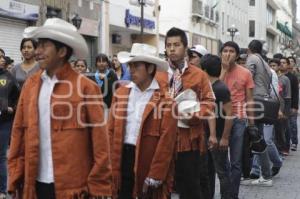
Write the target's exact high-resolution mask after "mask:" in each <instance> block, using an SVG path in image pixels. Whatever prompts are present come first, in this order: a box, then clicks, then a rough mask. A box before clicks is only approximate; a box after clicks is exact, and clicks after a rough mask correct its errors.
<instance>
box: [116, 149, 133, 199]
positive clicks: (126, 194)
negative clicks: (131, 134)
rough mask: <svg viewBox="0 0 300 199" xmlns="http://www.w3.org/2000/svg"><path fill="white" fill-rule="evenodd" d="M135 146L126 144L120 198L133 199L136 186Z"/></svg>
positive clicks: (123, 153)
mask: <svg viewBox="0 0 300 199" xmlns="http://www.w3.org/2000/svg"><path fill="white" fill-rule="evenodd" d="M134 160H135V146H133V145H129V144H124V146H123V152H122V164H121V178H122V181H121V189H120V192H119V197H118V199H132V194H133V188H134Z"/></svg>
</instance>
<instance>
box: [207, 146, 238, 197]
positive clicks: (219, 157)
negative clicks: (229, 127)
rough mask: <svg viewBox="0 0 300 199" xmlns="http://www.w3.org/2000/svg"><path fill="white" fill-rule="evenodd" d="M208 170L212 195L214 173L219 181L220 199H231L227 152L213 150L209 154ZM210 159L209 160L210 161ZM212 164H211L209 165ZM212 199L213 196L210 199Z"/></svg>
mask: <svg viewBox="0 0 300 199" xmlns="http://www.w3.org/2000/svg"><path fill="white" fill-rule="evenodd" d="M209 154H210V158H209V169H210V170H212V171H213V173H211V172H210V175H211V176H212V178H211V180H210V181H211V182H212V184H211V190H212V193H214V189H215V173H217V174H218V177H219V180H220V192H221V198H222V199H233V192H232V184H231V180H230V164H229V158H228V151H220V150H217V149H216V150H213V151H210V152H209ZM210 159H211V160H210ZM210 162H212V163H210ZM211 198H213V195H212V197H211Z"/></svg>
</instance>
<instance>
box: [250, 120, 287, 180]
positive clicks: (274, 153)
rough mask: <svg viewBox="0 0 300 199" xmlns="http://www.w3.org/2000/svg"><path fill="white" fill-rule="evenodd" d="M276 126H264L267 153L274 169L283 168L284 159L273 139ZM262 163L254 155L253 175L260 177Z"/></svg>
mask: <svg viewBox="0 0 300 199" xmlns="http://www.w3.org/2000/svg"><path fill="white" fill-rule="evenodd" d="M273 130H274V126H273V125H265V126H264V138H265V141H266V143H267V151H268V154H269V158H270V160H271V162H272V163H273V167H281V166H282V159H281V157H280V155H279V152H278V150H277V147H276V146H275V144H274V142H273V139H274V134H273V133H274V131H273ZM260 166H261V165H260V162H259V159H258V155H254V157H253V163H252V170H251V173H252V174H255V175H258V176H259V175H260Z"/></svg>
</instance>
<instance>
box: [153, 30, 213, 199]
mask: <svg viewBox="0 0 300 199" xmlns="http://www.w3.org/2000/svg"><path fill="white" fill-rule="evenodd" d="M165 47H166V53H167V57H168V60H169V67H168V71H167V72H164V73H159V74H158V75H157V76H156V78H157V79H159V81H163V82H165V83H166V84H167V85H168V87H169V93H170V94H171V96H172V97H174V98H178V97H179V96H180V94H181V93H184V92H186V91H187V90H192V91H193V93H195V95H196V100H197V101H198V102H199V104H200V107H195V109H194V110H196V111H193V112H192V113H191V112H190V113H188V114H184V115H182V116H181V117H182V118H181V119H183V120H182V121H184V122H185V123H186V126H185V127H184V126H183V125H180V126H179V125H178V129H177V143H176V144H177V145H176V152H177V155H176V157H177V159H176V164H175V169H176V170H175V184H176V191H177V192H178V193H179V194H180V198H183V199H199V198H203V197H202V194H201V191H200V190H201V188H200V166H201V165H200V164H201V162H200V161H199V160H200V154H205V152H206V148H207V147H206V143H205V134H204V123H205V122H204V119H207V117H208V116H210V115H211V113H212V112H213V107H214V94H213V91H212V88H211V86H210V82H209V79H208V77H207V75H206V74H205V73H204V72H203V71H202V70H201V69H199V68H197V67H196V66H194V65H192V64H189V63H188V62H187V60H186V54H187V36H186V34H185V32H184V31H183V30H181V29H178V28H175V27H174V28H171V29H170V30H169V31H168V32H167V35H166V40H165ZM195 104H197V103H195ZM179 105H180V104H179ZM179 114H181V113H180V110H179ZM186 116H187V117H186ZM178 124H180V123H178Z"/></svg>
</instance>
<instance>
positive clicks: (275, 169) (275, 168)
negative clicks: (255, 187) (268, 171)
mask: <svg viewBox="0 0 300 199" xmlns="http://www.w3.org/2000/svg"><path fill="white" fill-rule="evenodd" d="M279 171H280V167H272V176H273V177H274V176H276V175H277V174H278V173H279Z"/></svg>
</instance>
